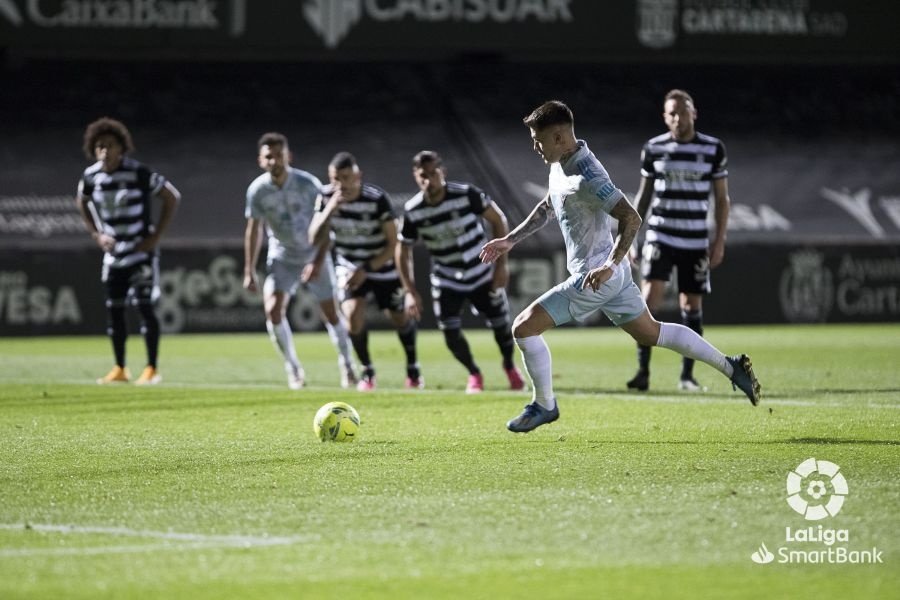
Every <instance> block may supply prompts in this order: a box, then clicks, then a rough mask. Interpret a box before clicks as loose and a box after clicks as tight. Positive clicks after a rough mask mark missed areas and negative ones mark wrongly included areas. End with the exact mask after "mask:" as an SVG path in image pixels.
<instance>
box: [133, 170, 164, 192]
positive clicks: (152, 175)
mask: <svg viewBox="0 0 900 600" xmlns="http://www.w3.org/2000/svg"><path fill="white" fill-rule="evenodd" d="M137 176H138V185H139V186H140V187H141V189H143V190H146V191H147V193H148V194H149V195H150V196H155V195H157V194H158V193H159V192H160V191H161V190H162V189H163V187H164V186H165V185H166V178H165V177H163V176H162V175H160V174H159V173H157V172H156V171H154V170H153V169H151V168H150V167H148V166H146V165H140V166H139V167H138V169H137Z"/></svg>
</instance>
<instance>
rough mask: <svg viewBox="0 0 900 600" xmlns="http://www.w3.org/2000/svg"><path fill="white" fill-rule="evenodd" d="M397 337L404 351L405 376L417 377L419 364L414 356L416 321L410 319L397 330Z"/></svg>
mask: <svg viewBox="0 0 900 600" xmlns="http://www.w3.org/2000/svg"><path fill="white" fill-rule="evenodd" d="M397 337H398V338H400V344H401V345H402V346H403V352H405V353H406V376H407V377H410V378H412V379H418V378H419V375H420V373H419V364H418V362H419V361H418V358H417V356H416V322H415V321H413V320H412V319H410V320H409V321H407V322H406V325H404V326H402V327H401V328H400V329H398V330H397Z"/></svg>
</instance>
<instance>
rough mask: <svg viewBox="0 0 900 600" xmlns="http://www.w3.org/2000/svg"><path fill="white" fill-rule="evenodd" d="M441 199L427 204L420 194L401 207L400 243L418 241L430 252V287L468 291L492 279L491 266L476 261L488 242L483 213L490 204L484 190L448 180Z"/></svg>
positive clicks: (478, 260)
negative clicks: (433, 203) (432, 203)
mask: <svg viewBox="0 0 900 600" xmlns="http://www.w3.org/2000/svg"><path fill="white" fill-rule="evenodd" d="M446 192H447V193H446V195H445V196H444V199H443V200H442V201H441V202H440V203H439V204H436V205H429V204H428V203H427V202H426V200H425V196H424V194H423V193H422V192H419V193H418V194H416V195H415V196H413V197H412V198H411V199H410V200H409V201H408V202H407V203H406V204H405V205H404V207H403V216H402V218H401V220H402V223H401V228H400V236H399V240H400V243H402V244H414V243H415V242H416V240H419V239H421V240H422V241H423V242H424V244H425V247H426V248H428V251H429V252H430V253H431V285H433V286H434V287H438V288H448V289H452V290H456V291H460V292H470V291H472V290H474V289H475V288H477V287H479V286H481V285H483V284H484V283H486V282H488V281H490V280H491V277H492V274H493V269H492V267H491V265H489V264H485V263H483V262H481V259H480V258H478V254H479V252H481V247H482V246H483V245H484V243H485V242H486V241H487V240H486V236H485V232H484V225H483V221H482V217H481V215H482V213H484V211H485V209H487V208H488V206H490V204H491V199H490V197H488V195H487V194H485V193H484V192H483V191H481V190H480V189H478V188H477V187H475V186H473V185H469V184H467V183H457V182H452V181H448V182H447V187H446Z"/></svg>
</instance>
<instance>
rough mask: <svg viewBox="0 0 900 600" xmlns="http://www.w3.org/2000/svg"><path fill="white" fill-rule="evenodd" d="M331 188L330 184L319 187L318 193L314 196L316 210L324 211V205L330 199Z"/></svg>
mask: <svg viewBox="0 0 900 600" xmlns="http://www.w3.org/2000/svg"><path fill="white" fill-rule="evenodd" d="M333 189H334V188H332V187H331V184H330V183H328V184H325V185H323V186H321V187H320V188H319V195H318V197H317V198H316V207H315V210H316V212H317V213H318V212H324V210H325V207H326V206H327V205H328V201H329V200H330V199H331V194H332V193H333Z"/></svg>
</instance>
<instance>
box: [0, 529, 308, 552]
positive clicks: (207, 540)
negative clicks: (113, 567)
mask: <svg viewBox="0 0 900 600" xmlns="http://www.w3.org/2000/svg"><path fill="white" fill-rule="evenodd" d="M0 530H5V531H22V532H27V531H40V532H44V533H63V534H70V533H79V534H99V535H110V536H126V537H140V538H152V539H158V540H174V541H178V542H187V543H188V544H199V545H205V546H209V545H212V546H233V547H235V548H254V547H264V546H286V545H290V544H298V543H302V542H313V541H317V540H319V539H320V536H319V535H318V534H309V535H292V536H260V535H216V534H205V533H179V532H175V531H152V530H146V529H131V528H129V527H102V526H82V525H48V524H34V523H29V524H28V525H24V524H21V523H0ZM163 547H171V546H163ZM125 548H136V546H127V547H125ZM18 550H19V549H15V548H3V549H0V555H7V553H8V552H13V553H15V552H16V551H18ZM22 550H28V549H22ZM47 550H54V549H50V548H48V549H47ZM72 550H78V549H77V548H73V549H72ZM85 550H90V548H86V549H85ZM95 550H99V549H95ZM38 552H40V550H38Z"/></svg>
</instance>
